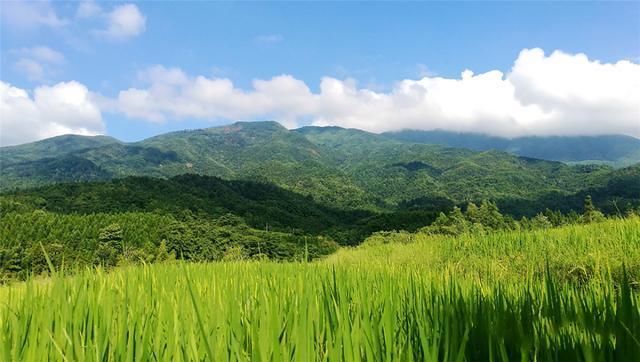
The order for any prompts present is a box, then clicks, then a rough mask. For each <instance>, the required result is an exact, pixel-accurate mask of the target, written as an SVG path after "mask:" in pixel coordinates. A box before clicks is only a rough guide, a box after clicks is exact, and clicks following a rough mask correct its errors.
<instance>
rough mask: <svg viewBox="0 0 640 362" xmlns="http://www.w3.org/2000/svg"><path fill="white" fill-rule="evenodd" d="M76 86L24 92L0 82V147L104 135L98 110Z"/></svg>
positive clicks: (78, 86) (43, 87) (88, 96)
mask: <svg viewBox="0 0 640 362" xmlns="http://www.w3.org/2000/svg"><path fill="white" fill-rule="evenodd" d="M91 98H92V97H91V94H90V92H89V90H88V89H87V87H85V86H84V85H82V84H80V83H78V82H74V81H71V82H66V83H64V82H63V83H58V84H56V85H53V86H41V87H37V88H36V89H35V90H34V91H33V95H30V94H29V92H27V91H26V90H24V89H21V88H17V87H14V86H12V85H11V84H8V83H5V82H2V81H0V114H2V117H1V118H0V146H9V145H15V144H20V143H25V142H30V141H36V140H39V139H43V138H47V137H52V136H57V135H62V134H68V133H74V134H81V135H95V134H100V133H103V132H104V123H103V121H102V116H101V113H100V110H99V109H98V107H97V106H96V104H95V103H94V102H93V101H92V99H91Z"/></svg>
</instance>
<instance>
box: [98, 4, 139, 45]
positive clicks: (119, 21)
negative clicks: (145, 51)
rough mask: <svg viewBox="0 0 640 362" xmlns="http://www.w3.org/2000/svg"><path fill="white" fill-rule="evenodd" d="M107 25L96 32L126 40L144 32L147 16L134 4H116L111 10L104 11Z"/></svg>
mask: <svg viewBox="0 0 640 362" xmlns="http://www.w3.org/2000/svg"><path fill="white" fill-rule="evenodd" d="M103 16H104V17H105V19H106V20H107V27H106V29H103V30H98V31H97V32H96V33H97V34H99V35H102V36H104V37H106V38H108V39H112V40H125V39H129V38H132V37H135V36H138V35H140V34H142V32H144V30H145V27H146V23H147V18H146V17H145V16H144V15H143V14H142V13H141V12H140V10H139V9H138V7H137V6H136V5H134V4H124V5H118V6H116V7H115V8H114V9H113V10H112V11H111V12H109V13H104V14H103Z"/></svg>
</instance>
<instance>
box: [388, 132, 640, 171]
mask: <svg viewBox="0 0 640 362" xmlns="http://www.w3.org/2000/svg"><path fill="white" fill-rule="evenodd" d="M384 136H385V137H388V138H390V139H394V140H401V141H407V142H413V143H424V144H434V145H441V146H448V147H462V148H468V149H470V150H475V151H487V150H498V151H505V152H509V153H513V154H515V155H518V156H525V157H532V158H539V159H543V160H552V161H563V162H570V163H601V164H609V165H612V166H618V167H624V166H629V165H632V164H634V163H639V162H640V139H637V138H634V137H631V136H623V135H609V136H575V137H568V136H567V137H564V136H549V137H518V138H513V139H509V138H501V137H494V136H488V135H483V134H477V133H456V132H449V131H441V130H436V131H418V130H404V131H398V132H387V133H384Z"/></svg>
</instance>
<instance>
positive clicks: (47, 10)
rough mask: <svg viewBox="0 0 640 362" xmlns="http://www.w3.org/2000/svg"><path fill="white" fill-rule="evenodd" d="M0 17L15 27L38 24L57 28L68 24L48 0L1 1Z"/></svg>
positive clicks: (36, 25) (35, 25) (20, 27)
mask: <svg viewBox="0 0 640 362" xmlns="http://www.w3.org/2000/svg"><path fill="white" fill-rule="evenodd" d="M0 18H1V19H2V22H3V23H6V24H8V25H10V26H13V27H15V28H17V29H32V28H37V27H40V26H46V27H52V28H59V27H62V26H64V25H67V24H68V21H67V20H66V19H63V18H60V17H59V16H58V14H57V13H56V11H55V9H54V8H53V6H51V3H50V2H49V1H1V2H0Z"/></svg>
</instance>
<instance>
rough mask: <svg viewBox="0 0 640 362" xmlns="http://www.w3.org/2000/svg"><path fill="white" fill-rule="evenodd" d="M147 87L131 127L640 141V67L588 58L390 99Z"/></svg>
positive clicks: (387, 95) (399, 87) (282, 80)
mask: <svg viewBox="0 0 640 362" xmlns="http://www.w3.org/2000/svg"><path fill="white" fill-rule="evenodd" d="M140 79H141V80H143V81H144V82H145V86H144V87H140V88H130V89H127V90H123V91H121V92H120V93H119V95H118V97H117V99H116V100H114V103H115V106H114V107H115V108H116V109H117V110H118V111H120V112H123V113H125V114H126V115H127V116H128V117H131V118H142V119H146V120H150V121H155V122H158V121H166V120H173V119H181V118H197V119H210V120H212V121H216V120H234V119H275V120H277V121H280V122H281V123H283V124H285V125H286V126H288V127H295V126H298V125H301V124H307V123H309V122H311V123H312V124H315V125H338V126H343V127H354V128H361V129H365V130H369V131H373V132H383V131H393V130H399V129H407V128H410V129H422V130H431V129H445V130H453V131H467V132H469V131H470V132H482V133H487V134H493V135H499V136H507V137H514V136H521V135H587V134H613V133H622V134H628V135H633V136H636V137H640V102H639V100H640V65H639V64H636V63H633V62H630V61H627V60H622V61H619V62H617V63H601V62H599V61H596V60H590V59H589V58H587V56H586V55H584V54H567V53H563V52H561V51H555V52H553V53H551V54H550V55H545V54H544V52H543V51H542V50H540V49H525V50H523V51H522V52H521V53H520V55H519V56H518V58H517V59H516V61H515V63H514V65H513V67H512V69H511V70H510V72H508V73H506V74H505V73H503V72H501V71H498V70H493V71H489V72H486V73H482V74H474V73H473V72H472V71H471V70H465V71H464V72H462V74H461V76H460V77H459V78H444V77H437V76H428V75H427V76H424V77H423V78H421V79H416V80H412V79H405V80H401V81H399V82H397V83H396V84H395V85H394V86H393V88H392V89H391V90H390V91H388V92H379V91H374V90H371V89H367V88H361V87H358V85H357V82H355V81H354V80H352V79H346V80H340V79H335V78H330V77H325V78H323V79H322V80H321V83H320V90H319V92H315V93H314V92H312V91H311V90H310V89H309V87H308V86H307V85H306V84H305V83H304V82H302V81H301V80H298V79H295V78H294V77H292V76H290V75H281V76H278V77H274V78H272V79H268V80H255V81H254V82H253V87H252V89H249V90H243V89H240V88H238V87H236V86H234V84H233V82H232V81H231V80H229V79H225V78H207V77H204V76H189V75H188V74H186V73H185V72H184V71H182V70H181V69H178V68H165V67H162V66H155V67H152V68H150V69H148V70H147V71H145V72H143V73H141V75H140Z"/></svg>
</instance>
